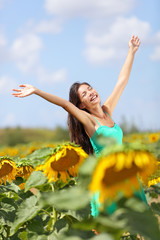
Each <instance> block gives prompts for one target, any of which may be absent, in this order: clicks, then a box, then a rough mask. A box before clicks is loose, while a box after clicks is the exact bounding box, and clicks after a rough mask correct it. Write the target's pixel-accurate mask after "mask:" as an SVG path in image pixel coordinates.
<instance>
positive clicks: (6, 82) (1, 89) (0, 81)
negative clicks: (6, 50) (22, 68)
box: [0, 76, 17, 95]
mask: <svg viewBox="0 0 160 240" xmlns="http://www.w3.org/2000/svg"><path fill="white" fill-rule="evenodd" d="M16 84H17V81H16V80H14V79H12V78H10V77H8V76H2V77H0V94H1V95H2V94H7V93H11V89H12V88H13V87H15V85H16Z"/></svg>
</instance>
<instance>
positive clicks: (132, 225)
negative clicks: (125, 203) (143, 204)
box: [117, 209, 160, 240]
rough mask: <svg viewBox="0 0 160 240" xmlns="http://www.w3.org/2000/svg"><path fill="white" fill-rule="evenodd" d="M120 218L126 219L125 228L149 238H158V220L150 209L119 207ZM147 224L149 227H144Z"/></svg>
mask: <svg viewBox="0 0 160 240" xmlns="http://www.w3.org/2000/svg"><path fill="white" fill-rule="evenodd" d="M117 212H118V213H119V214H120V215H119V217H120V219H125V220H126V226H125V227H126V229H127V230H128V231H129V232H132V233H135V234H136V233H139V234H140V235H142V236H144V237H146V238H147V239H150V240H157V239H160V231H159V226H158V221H157V219H156V217H155V216H154V215H153V213H152V212H151V210H150V209H148V210H145V211H143V212H136V211H133V210H127V209H119V210H117ZM146 226H149V227H146Z"/></svg>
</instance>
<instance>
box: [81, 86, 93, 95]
mask: <svg viewBox="0 0 160 240" xmlns="http://www.w3.org/2000/svg"><path fill="white" fill-rule="evenodd" d="M91 90H92V87H88V91H91ZM86 94H87V92H83V94H82V97H85V96H86Z"/></svg>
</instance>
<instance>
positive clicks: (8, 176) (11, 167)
mask: <svg viewBox="0 0 160 240" xmlns="http://www.w3.org/2000/svg"><path fill="white" fill-rule="evenodd" d="M15 176H16V164H15V162H14V161H12V160H11V159H10V158H8V157H1V158H0V184H2V183H3V182H4V184H5V185H6V181H7V180H8V181H9V182H11V181H12V180H14V179H15Z"/></svg>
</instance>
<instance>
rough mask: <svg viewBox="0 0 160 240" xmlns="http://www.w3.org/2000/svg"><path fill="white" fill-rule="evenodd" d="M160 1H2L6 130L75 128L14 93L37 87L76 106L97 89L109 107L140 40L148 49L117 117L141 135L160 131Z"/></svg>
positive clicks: (1, 121)
mask: <svg viewBox="0 0 160 240" xmlns="http://www.w3.org/2000/svg"><path fill="white" fill-rule="evenodd" d="M159 12H160V1H159V0H152V1H150V0H121V1H119V0H112V1H110V0H98V1H97V0H81V1H79V0H34V1H33V0H23V1H22V0H0V102H1V108H0V128H5V127H16V126H21V127H37V128H39V127H44V128H55V127H56V126H62V127H67V113H66V112H65V110H63V109H62V108H60V107H58V106H55V105H53V104H51V103H49V102H47V101H45V100H44V99H42V98H40V97H38V96H36V95H32V96H29V97H26V98H15V97H13V96H12V95H11V93H12V88H18V86H19V85H20V84H31V85H33V86H35V87H37V88H39V89H41V90H43V91H46V92H49V93H52V94H54V95H57V96H59V97H62V98H65V99H67V100H68V97H69V96H68V95H69V89H70V86H71V85H72V84H73V83H74V82H77V81H80V82H83V81H85V82H88V83H90V84H91V85H92V86H93V87H94V88H95V89H96V90H97V91H98V93H99V95H100V97H101V103H102V104H103V102H104V101H105V100H106V99H107V98H108V97H109V95H110V94H111V93H112V91H113V89H114V86H115V84H116V82H117V80H118V75H119V73H120V70H121V68H122V66H123V63H124V61H125V58H126V56H127V52H128V42H129V40H130V38H131V37H132V35H135V36H136V35H138V37H139V38H140V40H141V45H140V47H139V50H138V52H137V53H136V55H135V59H134V63H133V67H132V71H131V75H130V78H129V81H128V84H127V86H126V88H125V89H124V92H123V94H122V96H121V97H120V100H119V102H118V104H117V105H116V107H115V110H114V112H113V119H114V121H115V122H116V123H117V124H121V123H122V121H123V119H124V118H125V119H126V121H127V122H128V123H129V124H132V123H135V124H136V126H137V127H138V128H139V129H140V130H141V131H147V130H151V131H157V130H160V120H159V119H160V111H159V109H160V106H159V105H160V104H159V103H160V94H159V91H160V77H159V76H160V67H159V66H160V15H159Z"/></svg>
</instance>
